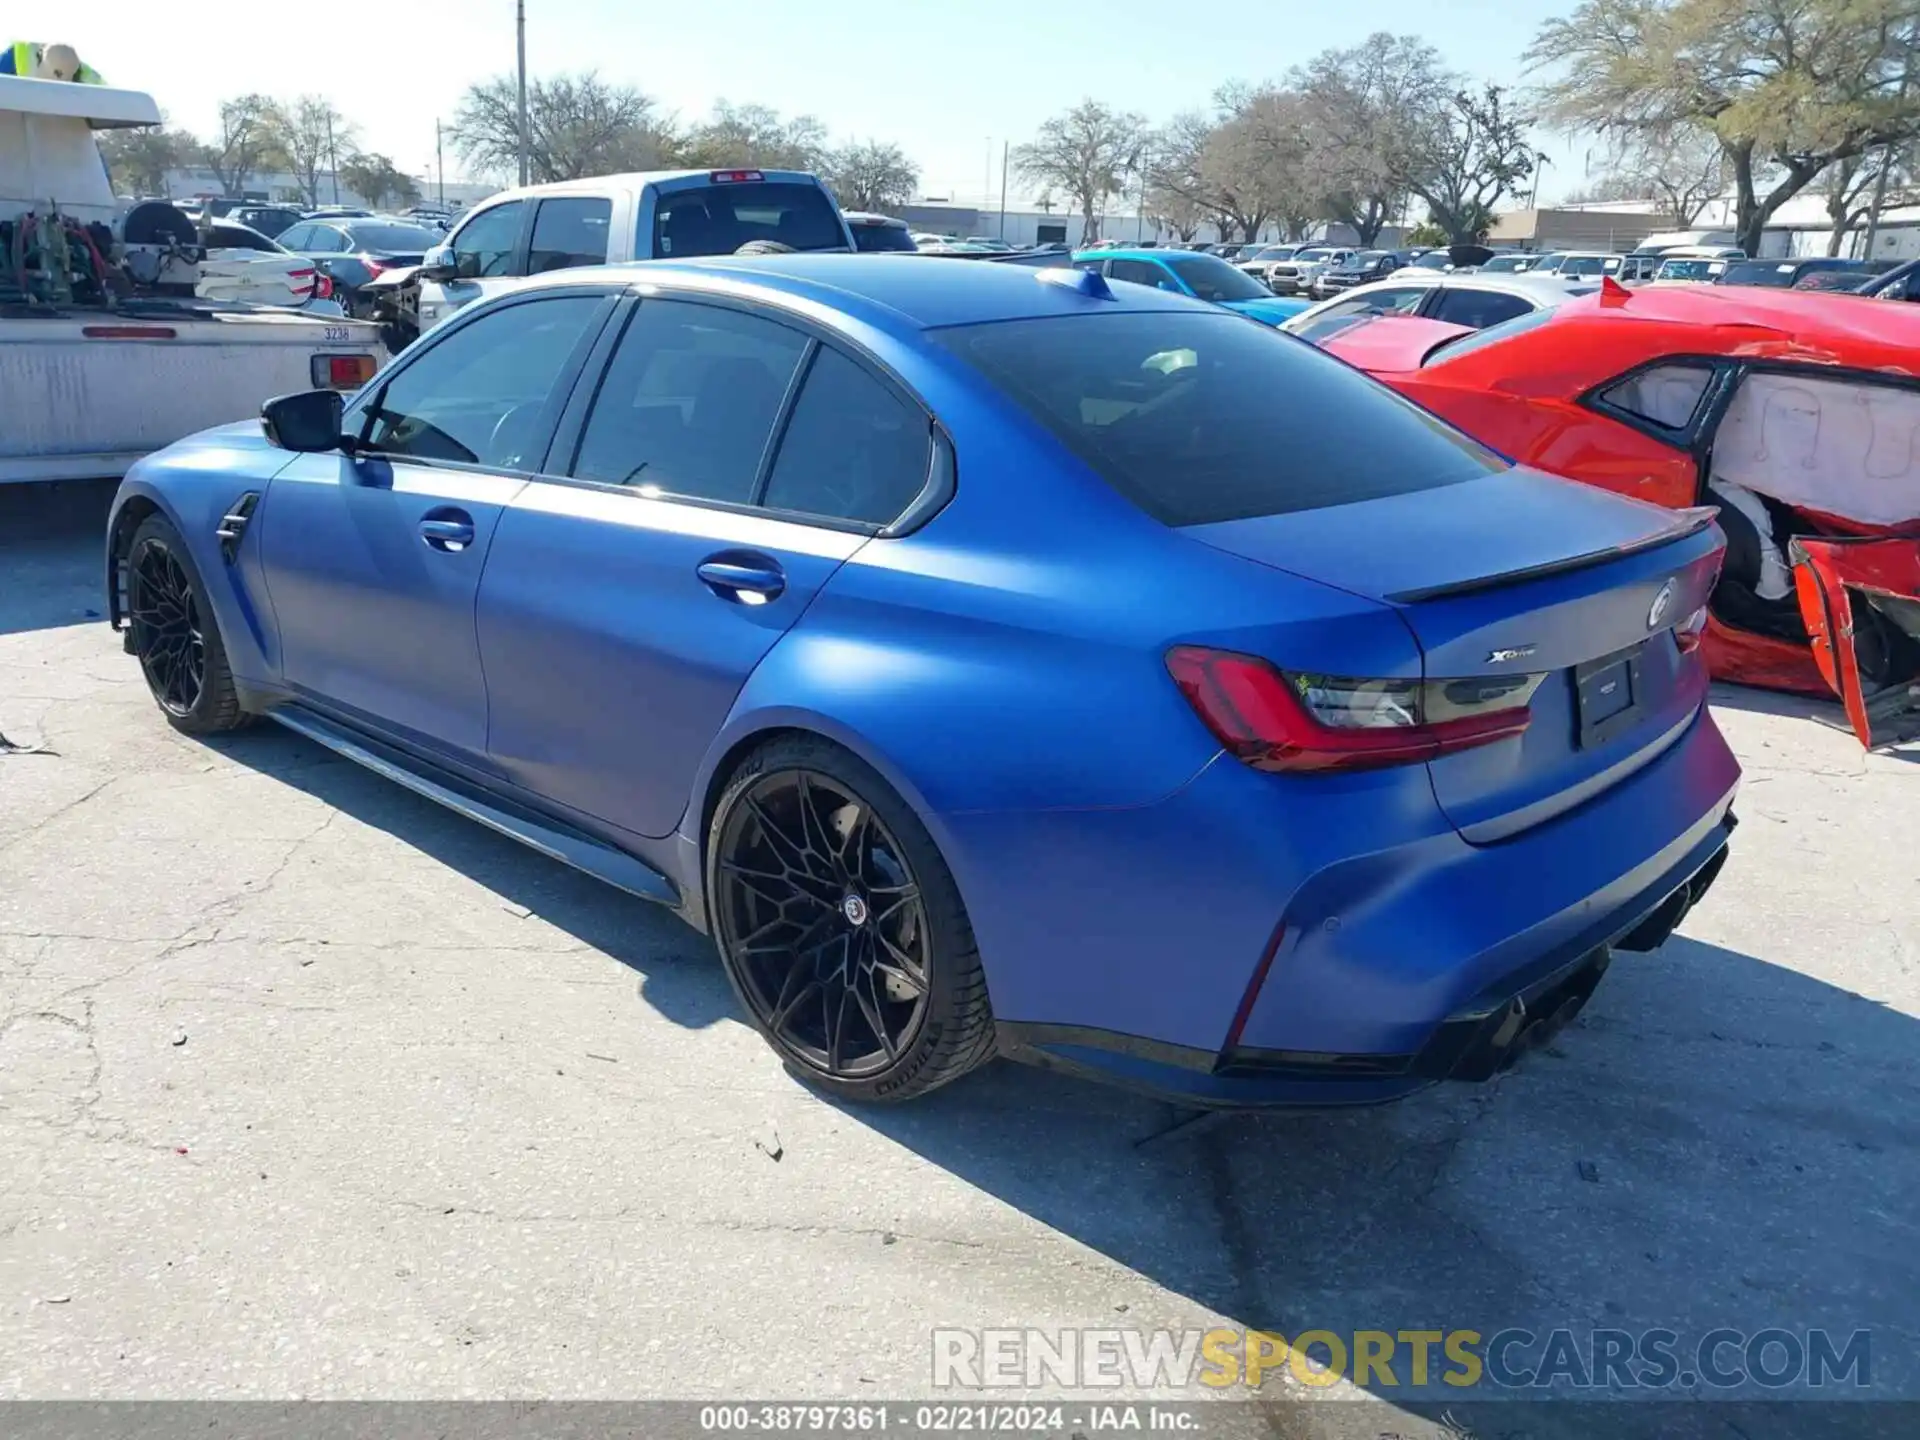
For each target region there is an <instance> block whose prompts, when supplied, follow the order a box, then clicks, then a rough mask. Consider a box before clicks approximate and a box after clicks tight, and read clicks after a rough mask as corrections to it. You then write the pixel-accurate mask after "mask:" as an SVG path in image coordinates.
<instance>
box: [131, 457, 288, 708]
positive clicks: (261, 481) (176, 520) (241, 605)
mask: <svg viewBox="0 0 1920 1440" xmlns="http://www.w3.org/2000/svg"><path fill="white" fill-rule="evenodd" d="M292 458H293V457H292V456H291V455H289V454H288V453H287V452H286V451H284V450H278V449H275V448H274V447H273V446H271V445H269V444H268V443H267V441H266V438H265V436H264V435H262V434H261V432H260V426H259V423H258V422H257V421H243V422H241V423H239V424H236V425H228V426H222V427H220V428H219V429H216V430H208V431H205V432H203V433H201V434H199V435H195V436H191V437H189V438H188V439H186V440H182V441H181V442H179V443H178V444H176V445H172V446H169V447H168V448H167V449H165V450H161V451H158V452H157V453H155V454H153V455H150V456H148V457H147V458H145V459H143V460H140V461H138V462H137V463H135V465H134V466H133V467H132V468H131V469H130V470H129V471H128V472H127V476H126V478H125V479H124V480H122V481H121V482H120V489H119V491H118V493H117V494H116V495H115V496H114V501H113V508H112V510H111V512H110V513H109V516H108V521H107V540H106V555H105V562H106V573H105V580H106V588H107V615H108V617H109V619H110V622H111V623H112V625H113V626H114V628H115V629H120V628H122V627H123V626H124V624H125V623H126V616H125V605H124V585H123V578H122V575H121V566H122V562H123V560H124V559H125V556H126V549H127V546H128V544H129V542H131V540H132V538H133V533H134V531H135V530H137V529H138V528H139V527H140V524H141V523H142V522H143V521H144V520H145V519H146V518H147V517H148V516H149V515H152V514H154V513H156V512H158V513H159V514H161V515H164V516H165V517H166V518H167V520H168V521H169V523H171V524H172V526H173V527H174V529H175V530H177V531H179V533H180V536H181V538H182V540H184V541H185V543H186V546H187V552H188V554H189V555H191V556H192V558H193V563H194V567H195V568H196V569H197V570H198V571H199V572H200V580H201V584H202V585H203V586H204V587H205V589H206V592H207V598H208V600H209V601H210V602H211V604H212V606H213V612H214V620H215V623H216V624H218V625H219V627H220V638H221V641H222V643H223V644H224V646H225V648H226V652H227V661H228V664H229V665H230V666H231V667H232V669H233V673H234V676H235V678H236V679H237V680H238V681H240V682H241V684H242V685H243V686H244V685H253V686H270V685H272V684H274V683H275V682H276V680H277V678H278V676H279V673H280V654H279V632H278V627H277V626H276V625H275V623H274V619H273V610H272V605H271V603H270V601H269V599H268V595H267V588H266V577H265V575H264V573H263V572H262V570H261V567H260V555H259V547H258V544H257V542H256V540H255V539H254V536H253V533H252V529H251V527H250V529H249V531H248V532H247V533H243V534H242V536H241V538H240V543H239V544H238V546H237V547H235V551H234V556H233V559H232V561H231V562H229V561H228V559H227V558H226V556H225V555H223V554H222V553H221V548H220V541H219V539H218V537H217V536H216V534H215V532H216V531H217V530H219V528H220V525H221V519H222V517H223V516H225V515H226V514H227V513H228V512H229V511H230V510H232V509H233V508H234V506H235V504H236V503H237V502H238V501H239V499H240V497H241V496H243V495H245V494H247V493H248V492H249V491H252V492H253V493H255V494H257V495H258V496H259V497H260V499H259V501H258V502H256V506H255V510H254V518H255V519H256V520H257V519H258V516H259V513H260V510H261V509H262V508H264V506H265V504H266V501H267V491H268V487H269V485H270V484H271V481H272V479H273V477H274V476H275V475H277V474H278V473H279V472H280V471H281V470H283V469H284V468H286V465H287V463H288V461H290V460H291V459H292Z"/></svg>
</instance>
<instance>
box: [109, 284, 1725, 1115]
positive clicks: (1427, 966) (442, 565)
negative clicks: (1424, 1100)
mask: <svg viewBox="0 0 1920 1440" xmlns="http://www.w3.org/2000/svg"><path fill="white" fill-rule="evenodd" d="M1112 258H1116V259H1124V258H1126V257H1125V256H1119V257H1112ZM1183 258H1184V257H1179V256H1174V257H1169V258H1168V263H1169V264H1170V265H1175V266H1177V265H1178V264H1179V263H1180V262H1181V260H1182V259H1183ZM1706 514H1707V512H1695V511H1689V512H1675V511H1670V510H1664V509H1660V508H1657V507H1655V506H1651V505H1644V504H1640V503H1638V502H1635V501H1632V500H1628V499H1624V498H1622V497H1619V496H1616V495H1612V494H1609V493H1607V492H1605V491H1602V490H1599V489H1595V488H1592V487H1590V486H1586V485H1578V484H1573V483H1571V482H1567V481H1562V480H1558V479H1554V478H1551V477H1548V476H1546V475H1542V474H1537V473H1532V472H1529V471H1526V470H1524V469H1519V468H1516V467H1514V466H1512V465H1510V464H1508V463H1507V462H1506V461H1504V460H1503V459H1501V458H1500V457H1498V456H1497V455H1494V454H1493V453H1491V452H1489V451H1488V450H1486V449H1484V448H1482V447H1481V446H1480V445H1478V444H1476V443H1475V442H1473V441H1471V440H1469V439H1467V438H1466V437H1465V436H1463V435H1461V434H1460V433H1459V432H1457V431H1455V430H1453V429H1451V428H1450V427H1448V426H1446V425H1445V424H1443V423H1442V422H1440V421H1439V420H1437V419H1435V418H1434V417H1433V416H1432V415H1430V414H1427V413H1426V412H1424V411H1422V410H1420V409H1418V408H1417V407H1415V406H1413V405H1411V404H1409V403H1408V402H1406V401H1405V400H1403V399H1401V398H1400V397H1398V396H1397V395H1395V394H1393V393H1392V392H1390V391H1389V390H1387V389H1385V388H1383V387H1382V386H1380V385H1378V384H1376V383H1375V382H1374V381H1372V380H1370V379H1369V378H1367V377H1366V376H1365V375H1364V374H1362V373H1361V372H1359V371H1358V370H1355V369H1353V368H1351V367H1349V366H1347V365H1344V364H1341V363H1340V362H1339V361H1337V360H1334V359H1332V358H1330V357H1329V356H1327V355H1325V354H1323V353H1321V352H1320V351H1318V350H1316V349H1315V348H1314V347H1312V346H1309V345H1303V344H1300V343H1298V342H1297V341H1295V340H1294V339H1293V338H1291V337H1289V336H1284V335H1280V334H1276V333H1274V332H1273V331H1272V330H1270V329H1268V328H1266V327H1265V326H1258V325H1245V324H1241V323H1239V322H1238V321H1237V320H1236V319H1235V318H1234V317H1233V316H1231V315H1229V314H1226V313H1223V311H1222V310H1221V309H1220V308H1218V307H1217V306H1214V305H1208V304H1203V303H1200V302H1198V301H1196V300H1193V299H1191V298H1189V297H1187V296H1186V295H1184V294H1173V293H1168V292H1167V291H1163V290H1159V289H1149V288H1145V287H1142V286H1137V285H1122V284H1113V283H1110V282H1109V281H1108V280H1107V279H1106V278H1105V277H1104V276H1102V275H1099V274H1096V273H1093V272H1090V271H1084V270H1078V269H1074V268H1072V267H1058V268H1039V269H1030V268H1026V267H1020V266H1007V265H986V264H941V263H937V262H931V261H930V262H926V263H918V262H912V263H903V262H902V261H900V260H899V259H898V258H897V257H894V256H886V255H874V256H862V255H855V256H821V255H778V256H764V257H726V258H716V259H712V260H696V261H660V262H657V263H653V264H648V265H645V266H637V267H631V266H628V267H612V268H608V267H599V268H582V269H573V270H565V271H558V272H554V273H552V274H549V275H546V276H542V277H539V278H537V279H534V280H530V281H528V282H527V283H525V284H523V285H521V286H519V287H516V288H515V289H513V290H511V291H509V292H507V293H505V294H503V295H500V296H498V297H495V298H492V299H489V300H485V301H481V302H478V303H476V304H475V305H473V306H471V307H469V308H466V309H464V310H462V311H460V312H458V313H457V314H456V315H455V316H454V317H453V318H452V319H450V320H449V321H448V322H447V323H446V324H444V325H442V326H440V327H438V328H437V329H435V330H433V331H432V332H430V333H429V334H427V335H426V336H425V337H423V338H422V340H421V341H420V342H419V343H418V344H416V345H414V346H413V347H412V348H410V349H409V350H407V351H406V352H405V353H404V354H403V355H401V356H400V357H399V358H398V359H397V360H395V361H394V362H392V363H391V364H390V365H389V366H388V367H387V368H386V369H385V370H384V371H382V372H381V373H380V374H378V375H377V376H375V377H374V379H373V380H372V381H370V382H369V383H368V384H367V385H366V387H365V388H364V389H363V390H361V391H360V392H359V393H358V394H357V395H355V396H354V397H352V398H351V399H345V400H343V397H342V396H341V395H340V394H339V393H338V392H336V391H331V390H319V391H313V392H310V393H305V394H298V395H291V396H286V397H283V398H281V399H278V400H274V401H272V402H270V403H269V404H268V405H267V406H266V407H265V409H264V412H263V417H262V419H261V420H256V421H249V422H245V423H240V424H234V425H229V426H226V427H223V428H221V429H217V430H212V431H208V432H206V433H204V434H201V435H198V436H196V437H194V438H192V439H189V440H185V441H182V442H181V443H179V444H178V445H175V446H173V447H172V448H170V449H168V450H165V451H162V452H160V453H158V454H156V455H154V456H151V457H149V458H147V459H145V460H143V461H141V462H140V463H138V464H137V465H135V466H134V467H133V469H132V470H131V471H130V472H129V474H128V475H127V478H126V479H125V481H124V482H123V483H122V485H121V488H120V491H119V494H118V496H117V498H116V500H115V503H114V507H113V511H112V515H111V519H110V522H109V529H108V538H107V550H106V554H105V560H106V575H107V579H108V587H107V603H108V610H109V615H110V617H111V620H112V623H113V624H114V625H115V626H116V627H117V628H120V629H122V630H124V632H125V644H126V647H127V649H128V650H129V651H130V652H131V653H132V654H133V655H134V656H135V657H137V659H138V662H139V664H140V666H141V668H142V671H143V672H144V675H145V678H146V681H147V683H148V686H149V689H150V690H151V692H152V694H153V697H154V699H155V701H156V702H157V703H158V705H159V707H160V709H161V711H162V712H163V713H164V715H165V717H166V718H167V720H168V721H169V722H171V723H172V725H173V726H174V727H175V728H176V729H178V730H180V731H182V732H184V733H187V734H190V735H209V734H213V733H216V732H222V731H229V730H235V729H238V728H240V727H242V726H244V725H246V724H248V723H249V722H251V721H255V720H272V721H276V722H278V723H279V724H280V725H282V726H285V727H286V728H288V729H290V730H292V731H294V732H296V733H297V734H299V735H301V736H305V737H307V738H308V739H310V740H312V741H314V742H317V743H318V744H320V745H322V746H325V747H328V748H329V749H331V750H332V751H334V752H337V753H338V754H340V755H343V756H346V757H348V758H349V759H351V760H353V761H355V762H357V763H359V764H362V765H365V766H368V767H370V768H372V769H374V770H375V771H377V772H378V773H380V774H382V775H384V776H386V777H387V778H389V779H391V780H393V781H396V782H398V783H399V784H401V785H404V786H407V787H409V788H411V789H413V790H415V791H417V792H418V793H420V794H422V795H425V796H427V797H429V798H431V799H433V800H435V801H437V802H439V803H441V804H443V805H446V806H449V807H451V808H453V809H454V810H456V811H459V812H461V813H463V814H465V815H468V816H470V817H472V818H473V819H476V820H478V821H479V822H481V823H483V824H485V825H487V826H490V827H491V828H493V829H495V830H497V831H500V832H502V833H504V834H506V835H509V836H512V837H514V838H516V839H518V840H521V841H524V842H525V843H527V844H528V845H530V846H533V847H535V848H537V849H538V850H540V851H541V852H543V853H544V854H546V855H548V856H551V857H553V858H556V859H559V860H562V861H565V862H567V863H569V864H571V865H574V866H577V867H578V868H580V869H582V870H584V871H586V872H588V873H590V874H592V875H595V876H598V877H600V878H602V879H604V880H606V881H608V882H610V883H611V884H613V885H615V886H618V887H620V888H622V889H624V890H627V891H629V892H631V893H632V894H634V895H638V896H642V897H645V898H647V899H649V900H654V901H658V902H660V903H661V904H663V905H666V906H669V907H671V908H672V909H674V910H675V911H676V912H677V913H678V914H679V915H680V916H682V917H683V918H684V919H685V920H686V921H687V922H688V923H689V924H691V925H693V926H695V927H697V928H698V929H701V930H703V931H705V932H707V933H708V934H710V935H711V936H712V938H713V941H714V943H715V946H716V948H717V950H718V951H719V956H720V961H721V964H722V966H723V967H724V969H725V971H726V974H727V976H728V978H729V980H730V982H731V984H732V986H733V988H734V991H735V993H736V994H737V996H738V999H739V1003H740V1007H741V1010H742V1012H743V1014H744V1015H745V1016H746V1017H747V1018H748V1019H749V1020H750V1021H751V1023H752V1024H753V1025H754V1026H755V1027H756V1028H757V1029H758V1030H759V1031H760V1032H761V1033H762V1035H763V1036H764V1037H765V1038H766V1039H767V1041H768V1042H769V1043H770V1044H771V1045H772V1047H773V1049H774V1050H775V1051H776V1052H777V1053H778V1055H779V1056H780V1057H781V1059H782V1060H783V1061H784V1062H785V1064H786V1065H787V1067H788V1068H789V1069H790V1070H791V1071H793V1072H794V1073H795V1074H797V1075H799V1076H801V1077H803V1078H804V1079H806V1080H807V1081H809V1082H810V1083H812V1084H815V1085H817V1086H819V1087H821V1088H822V1089H824V1090H826V1091H828V1092H830V1093H832V1094H834V1095H837V1096H839V1097H842V1098H846V1099H855V1100H904V1099H907V1098H910V1097H912V1096H915V1095H918V1094H921V1093H924V1092H926V1091H928V1090H931V1089H933V1088H934V1087H936V1086H938V1085H941V1084H943V1083H945V1082H947V1081H951V1080H954V1079H956V1078H957V1077H959V1076H961V1075H963V1074H965V1073H966V1072H968V1071H969V1070H972V1069H973V1068H975V1067H976V1066H978V1065H979V1064H981V1063H982V1062H983V1061H985V1060H987V1059H988V1058H989V1057H991V1056H994V1055H996V1054H1004V1055H1009V1056H1013V1057H1015V1058H1019V1059H1024V1060H1029V1061H1034V1062H1036V1063H1042V1064H1048V1065H1053V1066H1058V1067H1064V1068H1067V1069H1071V1070H1075V1071H1079V1072H1082V1073H1086V1074H1090V1075H1095V1076H1099V1077H1103V1078H1106V1079H1109V1080H1114V1081H1118V1082H1121V1083H1125V1084H1129V1085H1133V1086H1136V1087H1140V1088H1144V1089H1148V1090H1152V1091H1155V1092H1158V1093H1162V1094H1167V1095H1172V1096H1177V1097H1180V1098H1182V1099H1183V1100H1184V1101H1185V1102H1187V1103H1195V1104H1202V1105H1239V1104H1300V1103H1307V1104H1328V1103H1361V1102H1371V1101H1379V1100H1388V1099H1392V1098H1394V1097H1397V1096H1400V1095H1404V1094H1407V1093H1408V1092H1410V1091H1412V1090H1415V1089H1418V1088H1420V1087H1421V1086H1424V1085H1427V1084H1429V1083H1432V1082H1433V1081H1436V1080H1439V1079H1442V1078H1449V1077H1451V1078H1456V1079H1483V1078H1486V1077H1488V1076H1490V1075H1492V1074H1494V1073H1495V1072H1496V1071H1498V1070H1500V1069H1502V1068H1504V1067H1505V1066H1506V1065H1508V1064H1510V1063H1511V1062H1512V1061H1513V1060H1514V1059H1515V1058H1517V1057H1518V1056H1519V1055H1521V1054H1522V1053H1523V1052H1524V1051H1526V1050H1527V1049H1528V1048H1529V1047H1530V1046H1532V1045H1534V1044H1537V1043H1540V1042H1541V1041H1544V1040H1545V1039H1546V1038H1547V1037H1549V1036H1551V1035H1552V1034H1554V1033H1555V1031H1556V1030H1557V1029H1559V1028H1560V1027H1561V1026H1563V1025H1565V1024H1566V1022H1567V1021H1568V1020H1569V1019H1570V1018H1571V1017H1572V1016H1573V1015H1574V1014H1576V1013H1577V1012H1578V1011H1579V1010H1580V1008H1581V1006H1582V1005H1583V1004H1584V1003H1585V1002H1586V1000H1587V998H1588V996H1589V995H1591V994H1592V993H1593V990H1594V987H1595V986H1596V985H1597V984H1598V983H1599V981H1600V978H1601V976H1602V975H1603V973H1604V972H1605V970H1606V968H1607V965H1608V961H1609V957H1610V955H1611V953H1612V952H1613V951H1614V950H1615V949H1627V950H1644V949H1649V948H1652V947H1653V946H1656V945H1658V944H1660V943H1661V942H1662V941H1663V940H1664V939H1665V938H1666V936H1667V935H1668V934H1669V933H1670V932H1671V931H1672V930H1673V928H1674V926H1675V925H1676V924H1678V923H1679V921H1680V919H1681V917H1682V916H1683V915H1684V914H1685V913H1686V911H1687V909H1688V907H1689V906H1691V905H1692V904H1693V903H1695V902H1696V901H1697V900H1699V899H1700V897H1701V896H1702V894H1704V893H1705V891H1706V889H1707V887H1708V885H1709V884H1710V883H1711V882H1712V881H1713V879H1714V877H1715V875H1716V874H1717V873H1718V871H1719V869H1720V867H1721V865H1722V863H1723V861H1724V860H1725V858H1726V853H1727V839H1728V835H1729V833H1730V832H1731V830H1732V828H1733V817H1732V814H1731V810H1730V807H1731V805H1732V802H1733V798H1734V793H1735V789H1736V787H1737V783H1738V779H1739V772H1738V767H1737V766H1736V764H1735V761H1734V758H1733V756H1732V754H1731V753H1730V752H1729V750H1728V748H1727V745H1726V744H1725V742H1724V741H1723V740H1722V738H1721V736H1720V733H1719V731H1718V730H1717V729H1716V727H1715V725H1714V721H1713V717H1712V716H1711V715H1710V714H1709V712H1708V710H1707V708H1706V704H1705V701H1706V693H1707V676H1706V670H1705V667H1704V665H1703V663H1702V660H1701V655H1700V651H1699V644H1698V642H1699V639H1700V630H1701V627H1702V626H1703V624H1704V620H1705V615H1706V610H1705V606H1706V604H1707V596H1708V592H1709V590H1710V589H1711V588H1712V586H1713V583H1714V579H1715V576H1716V575H1717V573H1718V571H1719V568H1720V561H1721V556H1722V542H1721V539H1720V537H1719V534H1718V532H1717V531H1716V530H1715V529H1714V528H1713V526H1712V523H1711V521H1710V520H1709V519H1707V518H1705V516H1706ZM235 743H236V744H238V745H247V744H252V743H256V742H252V741H247V740H244V739H242V740H238V741H236V742H235ZM243 753H244V752H243ZM183 823H185V821H184V818H183ZM475 964H476V965H479V966H482V967H484V964H485V957H484V956H476V957H475ZM485 979H486V977H485V975H484V973H481V972H480V971H476V973H475V980H476V982H477V983H485ZM714 1083H718V1084H724V1083H727V1082H726V1081H725V1080H724V1079H720V1078H718V1077H716V1078H715V1081H714Z"/></svg>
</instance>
